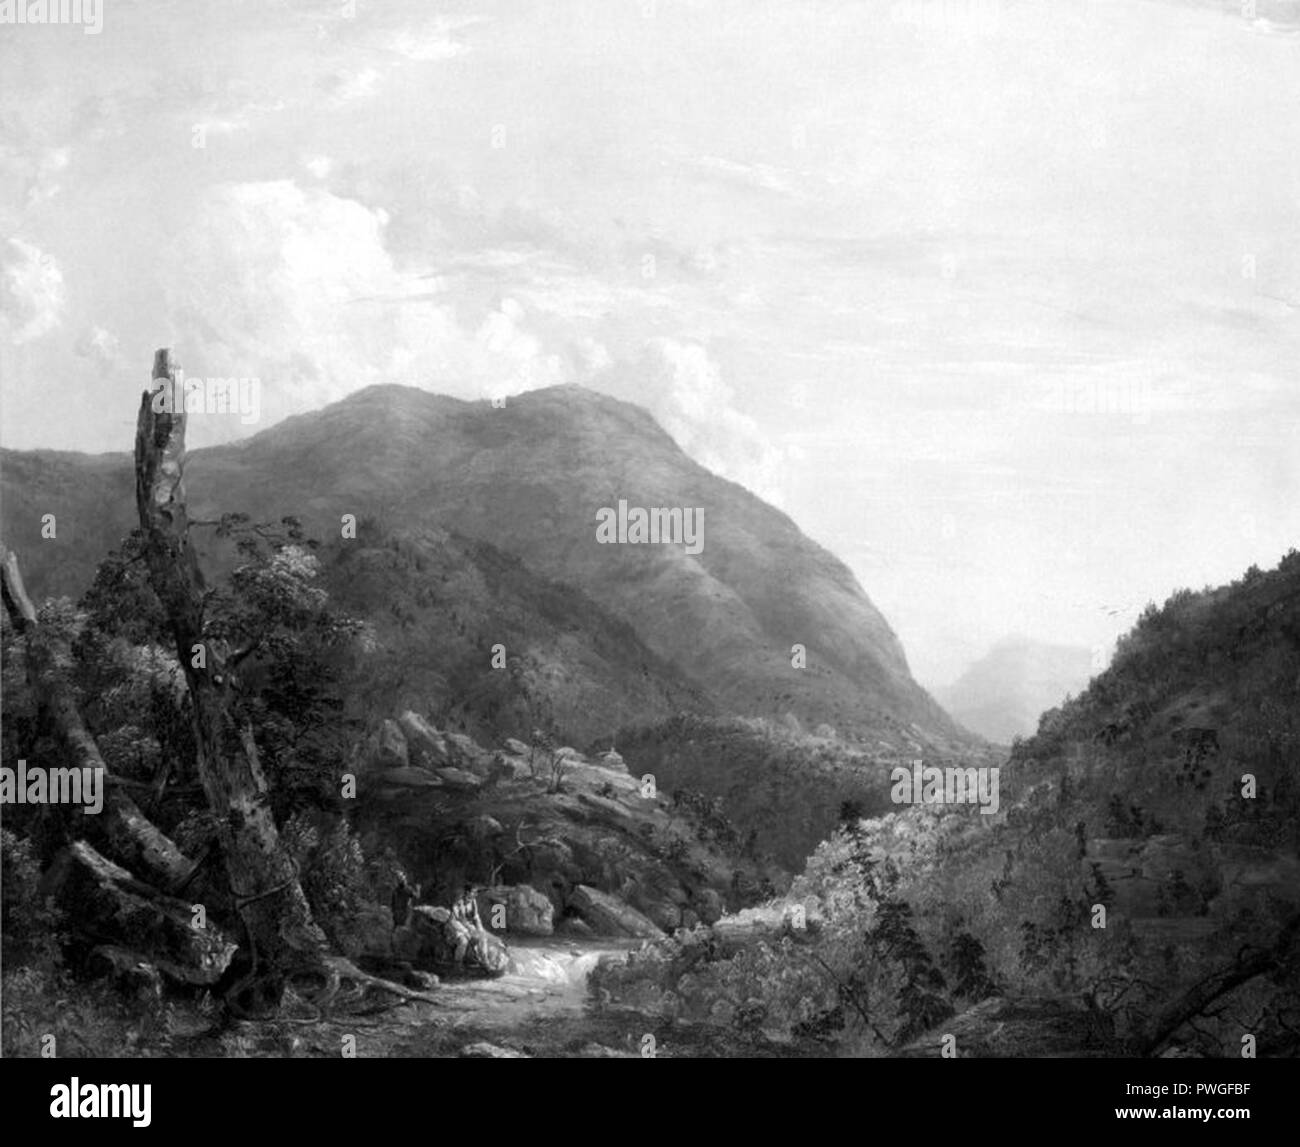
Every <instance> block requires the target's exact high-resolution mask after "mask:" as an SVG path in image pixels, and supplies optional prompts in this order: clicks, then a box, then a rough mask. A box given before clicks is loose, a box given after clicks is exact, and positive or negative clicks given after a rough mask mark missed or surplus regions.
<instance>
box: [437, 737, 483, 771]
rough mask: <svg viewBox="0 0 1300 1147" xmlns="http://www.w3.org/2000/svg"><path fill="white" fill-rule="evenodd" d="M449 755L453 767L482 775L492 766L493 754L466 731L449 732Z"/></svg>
mask: <svg viewBox="0 0 1300 1147" xmlns="http://www.w3.org/2000/svg"><path fill="white" fill-rule="evenodd" d="M447 757H448V760H449V761H450V762H451V764H452V766H453V767H455V768H458V769H464V770H465V771H466V772H470V773H477V774H478V775H479V776H481V777H485V776H487V773H488V769H490V768H491V767H492V754H491V753H489V752H488V751H487V750H486V749H484V748H482V747H480V746H479V744H478V742H476V741H475V740H474V739H473V738H472V737H467V736H465V734H464V733H448V734H447Z"/></svg>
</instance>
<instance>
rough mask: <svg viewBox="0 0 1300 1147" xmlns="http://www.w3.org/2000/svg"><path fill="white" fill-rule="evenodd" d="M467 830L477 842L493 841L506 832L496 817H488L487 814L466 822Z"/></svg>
mask: <svg viewBox="0 0 1300 1147" xmlns="http://www.w3.org/2000/svg"><path fill="white" fill-rule="evenodd" d="M465 829H466V831H467V832H468V833H469V835H470V836H471V837H473V838H474V839H475V840H491V839H492V838H493V837H494V836H500V835H501V834H502V833H503V832H505V829H504V828H502V827H501V822H500V821H499V820H497V818H496V817H494V816H488V815H487V813H483V815H482V816H476V817H474V818H473V819H472V820H468V821H466V822H465Z"/></svg>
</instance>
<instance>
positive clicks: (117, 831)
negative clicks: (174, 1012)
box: [0, 545, 194, 892]
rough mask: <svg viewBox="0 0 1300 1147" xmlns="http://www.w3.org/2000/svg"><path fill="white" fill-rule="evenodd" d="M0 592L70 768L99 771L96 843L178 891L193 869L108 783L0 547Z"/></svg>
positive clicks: (65, 656) (62, 656)
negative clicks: (100, 797)
mask: <svg viewBox="0 0 1300 1147" xmlns="http://www.w3.org/2000/svg"><path fill="white" fill-rule="evenodd" d="M0 589H2V590H3V597H4V606H5V610H6V611H7V612H8V614H9V619H10V620H11V621H12V622H13V625H14V629H16V630H17V631H18V634H19V636H21V637H22V639H23V643H24V648H25V650H26V654H27V677H28V680H29V681H30V682H31V684H32V687H33V688H34V689H35V690H36V694H37V696H38V697H39V699H40V704H41V706H42V707H43V708H44V709H45V711H46V712H47V713H48V714H49V716H50V718H51V719H52V721H53V722H54V727H55V729H56V730H57V732H58V734H59V737H60V738H61V739H62V741H63V742H64V744H65V745H66V746H67V748H68V751H69V752H70V753H71V754H72V756H73V758H74V761H75V764H76V767H77V768H81V769H102V770H103V772H102V773H101V774H100V775H101V776H102V777H103V784H104V808H103V812H102V814H101V815H100V816H97V817H95V818H94V826H93V827H94V830H97V835H98V836H99V839H100V840H101V843H102V844H103V846H104V847H105V848H107V850H108V851H109V852H110V853H111V854H112V855H113V856H114V857H115V858H116V859H117V860H118V861H119V862H120V863H121V864H123V865H125V866H126V867H128V868H130V869H132V870H133V871H135V872H136V873H138V874H140V875H142V876H147V877H148V878H149V879H150V880H153V881H154V882H155V883H157V884H158V886H159V887H160V888H161V889H162V890H163V891H164V892H172V891H174V890H175V889H178V888H179V887H180V886H181V885H182V884H183V883H184V882H185V881H186V880H187V879H188V878H189V876H190V874H191V873H192V871H193V868H194V866H193V864H192V863H191V862H190V861H189V859H188V858H186V856H185V855H184V853H182V852H181V850H180V849H179V848H177V847H176V845H175V844H173V843H172V841H170V840H169V839H168V838H167V837H166V836H165V835H164V834H163V833H161V832H159V831H158V829H157V828H156V827H155V826H154V825H153V824H152V823H151V822H150V820H149V819H148V817H146V816H145V815H144V813H142V812H141V811H140V809H139V806H137V805H136V803H135V801H133V800H132V799H131V798H130V797H129V796H127V795H126V793H125V792H123V791H122V789H121V788H119V787H118V786H117V785H116V784H115V783H114V778H113V777H112V775H111V774H110V773H109V771H108V768H107V767H106V766H105V764H104V758H103V756H102V755H101V754H100V752H99V746H98V745H97V744H95V739H94V737H92V736H91V735H90V732H89V730H87V728H86V725H85V722H84V721H83V720H82V719H81V710H80V709H79V708H78V707H77V701H76V697H75V696H74V695H73V692H72V686H71V685H70V684H69V683H68V682H67V680H66V679H65V677H64V676H63V673H62V672H61V671H60V669H59V666H60V665H65V664H67V663H68V662H70V661H71V660H72V657H71V653H70V651H69V650H68V648H67V643H66V642H63V641H61V640H60V639H59V638H58V637H57V636H56V635H54V634H52V633H50V632H48V630H47V629H46V627H43V626H42V625H41V624H40V622H39V621H38V620H37V617H36V609H35V608H34V607H33V605H32V603H31V599H30V598H29V597H28V596H27V590H26V588H25V587H24V585H23V575H22V571H21V570H20V569H19V566H18V555H17V554H14V553H12V552H11V551H9V550H6V549H5V548H4V546H3V545H0Z"/></svg>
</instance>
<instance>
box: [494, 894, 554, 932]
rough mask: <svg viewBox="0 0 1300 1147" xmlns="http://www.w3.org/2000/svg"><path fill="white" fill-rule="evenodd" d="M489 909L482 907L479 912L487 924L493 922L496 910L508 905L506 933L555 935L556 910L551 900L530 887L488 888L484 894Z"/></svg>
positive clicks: (506, 908) (506, 907)
mask: <svg viewBox="0 0 1300 1147" xmlns="http://www.w3.org/2000/svg"><path fill="white" fill-rule="evenodd" d="M482 895H483V898H484V900H485V901H486V902H487V903H486V905H480V908H479V911H480V912H482V914H483V919H484V920H485V921H490V920H491V919H492V915H491V914H492V907H493V906H494V905H497V904H503V905H505V910H506V920H505V925H506V931H507V932H515V933H517V934H519V935H521V936H550V935H551V934H552V933H553V932H554V931H555V926H554V923H553V917H554V913H555V908H554V906H553V905H552V904H551V901H550V898H549V897H548V896H546V895H544V894H543V893H541V892H538V891H537V889H536V888H534V887H532V885H530V884H514V885H503V886H501V887H498V888H488V889H486V890H485V891H484V892H483V893H482Z"/></svg>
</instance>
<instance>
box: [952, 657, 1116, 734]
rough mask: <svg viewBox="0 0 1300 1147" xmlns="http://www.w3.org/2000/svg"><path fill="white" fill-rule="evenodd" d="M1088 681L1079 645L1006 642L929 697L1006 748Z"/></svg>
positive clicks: (1086, 661)
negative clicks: (1043, 714)
mask: <svg viewBox="0 0 1300 1147" xmlns="http://www.w3.org/2000/svg"><path fill="white" fill-rule="evenodd" d="M1091 676H1092V665H1091V654H1090V653H1089V652H1088V650H1087V649H1086V648H1084V647H1083V646H1078V645H1051V644H1048V643H1046V642H1042V641H1030V640H1029V639H1028V638H1023V637H1009V638H1006V639H1005V640H1003V641H1000V642H998V644H997V645H995V646H994V647H993V648H992V649H990V650H989V652H988V653H986V654H985V655H984V656H983V657H981V658H980V659H979V660H978V661H976V662H974V663H973V664H972V665H971V666H970V667H969V668H967V669H966V671H965V672H964V673H963V674H962V675H961V676H960V677H959V678H958V679H957V680H956V681H954V682H953V683H952V684H951V685H949V686H947V687H946V688H943V689H937V690H935V697H936V698H937V699H938V700H939V702H940V703H941V704H942V705H943V706H944V708H946V709H947V710H948V712H949V713H951V714H952V716H953V717H954V719H956V720H957V721H958V722H959V723H960V724H961V725H963V726H964V727H965V728H967V729H969V730H970V731H971V732H972V733H978V734H979V735H980V736H981V737H986V738H987V739H988V740H990V741H993V742H995V743H997V744H1000V745H1009V744H1010V743H1011V741H1012V739H1013V738H1015V737H1024V736H1028V735H1029V734H1031V733H1033V731H1034V730H1035V729H1036V728H1037V727H1038V718H1039V716H1040V715H1041V714H1042V713H1043V712H1044V711H1046V710H1047V709H1052V708H1055V707H1056V706H1057V705H1059V704H1060V703H1061V702H1062V701H1064V700H1065V698H1066V697H1067V696H1069V695H1070V694H1073V693H1078V692H1079V691H1080V690H1082V689H1083V687H1084V686H1085V685H1087V683H1088V678H1089V677H1091Z"/></svg>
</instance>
